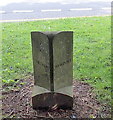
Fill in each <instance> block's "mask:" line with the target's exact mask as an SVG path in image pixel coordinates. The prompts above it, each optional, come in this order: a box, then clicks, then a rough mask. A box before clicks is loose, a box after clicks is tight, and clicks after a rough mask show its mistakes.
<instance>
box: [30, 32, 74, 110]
mask: <svg viewBox="0 0 113 120" xmlns="http://www.w3.org/2000/svg"><path fill="white" fill-rule="evenodd" d="M31 37H32V54H33V68H34V88H33V98H32V103H33V108H35V109H37V108H41V107H50V108H52V107H53V106H54V105H57V106H58V107H60V106H65V107H66V106H67V107H69V108H72V106H73V99H72V97H73V92H72V91H73V90H72V81H73V32H71V31H63V32H32V33H31ZM64 98H65V100H64ZM49 100H50V101H51V104H50V102H49ZM60 101H62V102H60ZM69 101H70V102H69Z"/></svg>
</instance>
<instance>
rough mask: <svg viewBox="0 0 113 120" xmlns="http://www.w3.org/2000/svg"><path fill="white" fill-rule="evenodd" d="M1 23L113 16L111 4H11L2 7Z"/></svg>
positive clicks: (0, 11)
mask: <svg viewBox="0 0 113 120" xmlns="http://www.w3.org/2000/svg"><path fill="white" fill-rule="evenodd" d="M0 15H1V18H0V22H19V21H33V20H40V19H58V18H65V17H83V16H102V15H111V3H110V2H102V1H100V2H97V1H96V2H83V3H73V4H72V3H59V2H54V3H53V2H47V3H32V4H30V3H27V2H21V3H11V4H8V5H6V6H2V10H0Z"/></svg>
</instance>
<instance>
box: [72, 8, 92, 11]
mask: <svg viewBox="0 0 113 120" xmlns="http://www.w3.org/2000/svg"><path fill="white" fill-rule="evenodd" d="M80 10H92V8H72V9H70V11H80Z"/></svg>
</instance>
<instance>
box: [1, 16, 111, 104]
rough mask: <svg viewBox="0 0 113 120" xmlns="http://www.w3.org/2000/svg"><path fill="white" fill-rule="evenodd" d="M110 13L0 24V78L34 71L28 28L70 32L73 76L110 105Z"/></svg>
mask: <svg viewBox="0 0 113 120" xmlns="http://www.w3.org/2000/svg"><path fill="white" fill-rule="evenodd" d="M110 29H111V26H110V16H107V17H83V18H67V19H59V20H43V21H33V22H20V23H19V22H18V23H3V24H2V70H3V71H2V79H3V81H4V82H6V83H9V82H11V81H12V82H14V80H15V79H20V78H23V77H24V76H26V75H29V74H32V73H33V66H32V51H31V34H30V33H31V31H73V32H74V37H73V39H74V44H73V74H74V79H78V80H82V81H85V82H88V83H90V84H91V85H92V86H93V87H94V88H95V91H96V92H97V93H98V94H97V97H98V99H100V101H101V102H103V103H104V102H105V103H107V104H109V105H110V100H111V99H110V98H111V97H110V89H111V63H110V62H111V38H110V34H111V33H110Z"/></svg>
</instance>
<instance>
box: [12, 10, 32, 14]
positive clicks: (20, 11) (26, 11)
mask: <svg viewBox="0 0 113 120" xmlns="http://www.w3.org/2000/svg"><path fill="white" fill-rule="evenodd" d="M33 11H34V10H13V11H12V12H13V13H29V12H33Z"/></svg>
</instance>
